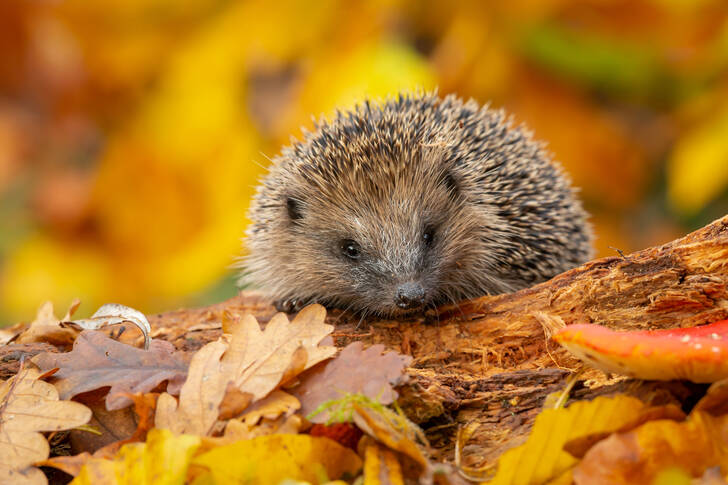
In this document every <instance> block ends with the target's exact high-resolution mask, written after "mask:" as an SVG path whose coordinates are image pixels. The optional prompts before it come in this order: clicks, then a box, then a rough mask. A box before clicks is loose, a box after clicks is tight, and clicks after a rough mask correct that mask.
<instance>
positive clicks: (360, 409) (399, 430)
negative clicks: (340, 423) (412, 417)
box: [353, 403, 430, 471]
mask: <svg viewBox="0 0 728 485" xmlns="http://www.w3.org/2000/svg"><path fill="white" fill-rule="evenodd" d="M353 407H354V415H353V418H354V424H356V425H357V427H358V428H359V429H361V430H362V431H363V432H364V433H366V434H368V435H369V436H371V437H372V438H374V439H375V440H377V441H378V442H379V443H382V444H383V445H385V446H386V447H388V448H389V449H391V450H394V451H398V452H400V453H402V454H403V455H406V456H408V457H409V458H411V459H412V460H413V461H414V462H415V463H416V464H418V465H419V466H420V467H421V468H422V470H423V471H424V470H426V469H428V468H429V466H430V464H429V461H428V460H427V457H426V456H425V453H424V452H423V450H422V449H421V448H420V446H419V445H417V443H415V441H414V439H415V437H416V433H415V431H416V430H417V428H416V426H415V425H414V424H412V423H410V422H409V421H407V419H406V418H405V417H403V416H399V415H396V414H394V413H393V412H392V411H390V410H386V411H384V412H377V411H376V410H375V409H373V408H371V407H365V406H362V405H360V404H357V403H354V404H353ZM382 409H383V410H384V409H386V408H382ZM423 439H424V437H423Z"/></svg>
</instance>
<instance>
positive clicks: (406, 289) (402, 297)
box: [394, 282, 425, 310]
mask: <svg viewBox="0 0 728 485" xmlns="http://www.w3.org/2000/svg"><path fill="white" fill-rule="evenodd" d="M394 302H395V303H396V304H397V306H398V307H400V308H402V309H403V310H409V309H411V308H419V307H421V306H422V305H424V303H425V290H424V289H423V288H422V286H421V285H420V284H419V283H414V282H409V283H403V284H401V285H399V288H397V295H396V296H395V297H394Z"/></svg>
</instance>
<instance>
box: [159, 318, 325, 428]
mask: <svg viewBox="0 0 728 485" xmlns="http://www.w3.org/2000/svg"><path fill="white" fill-rule="evenodd" d="M325 318H326V310H325V309H324V308H323V307H322V306H321V305H311V306H309V307H306V308H304V309H303V310H301V312H299V314H298V316H297V317H296V318H295V319H294V320H293V322H289V321H288V318H287V317H286V316H285V315H284V314H282V313H279V314H277V315H276V316H274V317H273V318H272V319H271V321H270V322H268V325H266V327H265V330H263V331H261V329H260V325H258V322H257V321H256V320H255V318H254V317H252V316H250V315H247V316H245V317H244V318H243V319H242V320H241V321H240V323H239V324H238V325H235V326H232V325H231V330H232V331H233V334H232V335H231V336H230V337H229V341H230V343H229V344H227V343H225V340H224V338H223V339H220V340H218V341H216V342H211V343H209V344H207V345H205V346H204V347H203V348H202V349H200V350H199V351H198V352H197V353H196V354H195V355H194V356H193V358H192V362H191V363H190V369H189V374H188V377H187V381H185V384H184V385H183V386H182V390H181V392H180V397H179V403H177V402H176V401H175V399H174V398H173V397H172V396H170V395H168V394H166V393H165V394H162V395H161V396H160V398H159V401H158V403H157V417H156V426H157V427H158V428H168V429H170V430H172V431H174V432H175V433H190V434H197V435H202V436H204V435H207V434H210V433H212V431H213V426H214V425H215V422H216V421H217V420H218V418H219V417H220V412H221V405H222V403H223V398H224V397H225V395H226V393H228V392H230V393H231V394H232V395H233V397H232V398H230V399H229V400H228V401H227V402H226V403H225V406H224V407H223V411H224V415H225V417H227V416H230V415H231V414H239V412H241V411H242V410H243V409H244V405H247V404H248V402H247V401H246V399H247V398H246V394H249V395H251V396H252V401H256V400H259V399H262V398H264V397H265V396H267V395H268V394H270V392H271V391H273V390H274V389H276V387H279V386H280V385H281V384H282V380H283V379H284V378H291V377H293V376H294V375H295V373H296V372H300V371H302V370H303V369H306V368H309V367H311V366H312V365H314V364H316V363H318V362H321V361H322V360H324V359H327V358H329V357H331V356H332V355H334V354H335V353H336V348H335V347H330V346H320V345H319V344H320V342H321V341H322V340H323V339H324V338H325V337H326V336H327V335H328V334H330V333H331V331H332V330H333V327H332V326H331V325H326V324H324V323H323V322H324V319H325ZM303 356H305V357H306V361H305V362H303V361H302V357H303ZM230 383H233V386H230V385H229V384H230Z"/></svg>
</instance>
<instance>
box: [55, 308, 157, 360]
mask: <svg viewBox="0 0 728 485" xmlns="http://www.w3.org/2000/svg"><path fill="white" fill-rule="evenodd" d="M126 322H129V323H132V324H134V325H136V326H137V327H138V328H139V330H141V332H142V334H143V335H144V348H145V349H148V348H149V344H150V340H151V337H150V334H151V333H152V327H151V326H150V325H149V320H147V317H146V316H145V315H144V314H143V313H142V312H140V311H139V310H135V309H133V308H130V307H128V306H125V305H120V304H118V303H107V304H105V305H101V307H99V309H98V310H96V312H95V313H94V314H93V315H91V318H84V319H81V320H70V321H69V320H68V319H64V321H63V323H64V324H72V325H76V326H79V327H81V328H82V329H84V330H98V329H100V328H102V327H105V326H107V325H116V324H118V323H126Z"/></svg>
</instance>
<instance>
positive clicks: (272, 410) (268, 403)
mask: <svg viewBox="0 0 728 485" xmlns="http://www.w3.org/2000/svg"><path fill="white" fill-rule="evenodd" d="M300 408H301V403H300V402H299V401H298V399H296V398H295V397H293V396H291V395H290V394H288V393H287V392H283V391H281V390H280V389H276V390H275V391H273V392H271V393H270V394H269V395H268V396H266V397H265V398H264V399H261V400H260V401H258V402H256V403H255V404H253V405H252V406H250V407H249V408H248V409H246V413H245V414H244V415H243V416H242V417H241V418H240V419H241V420H242V421H244V422H245V424H247V425H248V426H255V425H256V424H258V422H259V421H260V420H261V419H263V418H265V419H268V420H273V419H277V418H278V417H279V416H281V415H286V416H288V415H291V414H293V413H294V412H296V411H297V410H298V409H300Z"/></svg>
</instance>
